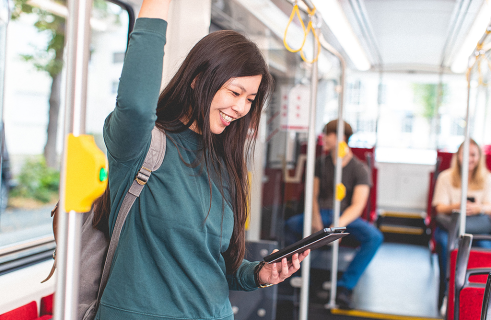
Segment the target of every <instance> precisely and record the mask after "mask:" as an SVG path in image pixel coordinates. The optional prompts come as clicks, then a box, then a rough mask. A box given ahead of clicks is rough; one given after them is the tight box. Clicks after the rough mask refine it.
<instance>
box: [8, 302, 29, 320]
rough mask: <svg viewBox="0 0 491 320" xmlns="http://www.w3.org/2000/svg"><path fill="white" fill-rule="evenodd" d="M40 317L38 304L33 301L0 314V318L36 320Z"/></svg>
mask: <svg viewBox="0 0 491 320" xmlns="http://www.w3.org/2000/svg"><path fill="white" fill-rule="evenodd" d="M37 317H38V305H37V303H36V301H31V302H29V303H28V304H25V305H23V306H21V307H18V308H16V309H14V310H11V311H9V312H6V313H3V314H0V320H34V319H36V318H37Z"/></svg>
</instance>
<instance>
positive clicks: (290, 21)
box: [283, 4, 307, 52]
mask: <svg viewBox="0 0 491 320" xmlns="http://www.w3.org/2000/svg"><path fill="white" fill-rule="evenodd" d="M295 14H296V15H297V16H298V20H300V24H301V25H302V30H303V32H304V34H306V33H305V25H304V23H303V20H302V17H301V16H300V10H299V9H298V5H297V4H295V5H294V6H293V10H292V14H291V15H290V20H288V24H287V25H286V29H285V35H284V36H283V44H284V45H285V48H286V50H288V51H290V52H299V51H300V50H302V48H303V46H304V45H305V40H306V39H307V36H306V35H305V36H304V37H303V42H302V46H301V47H300V48H298V49H296V50H295V49H292V48H290V46H289V45H288V43H287V42H286V34H287V33H288V28H289V27H290V23H292V21H293V19H294V18H295Z"/></svg>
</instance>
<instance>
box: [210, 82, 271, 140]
mask: <svg viewBox="0 0 491 320" xmlns="http://www.w3.org/2000/svg"><path fill="white" fill-rule="evenodd" d="M261 80H262V76H261V75H257V76H250V77H238V78H232V79H230V80H229V81H227V82H226V83H225V84H224V85H223V86H222V87H221V88H220V90H218V91H217V93H216V94H215V96H214V97H213V100H212V101H211V107H210V130H211V132H212V133H214V134H220V133H222V132H223V130H225V128H226V127H228V126H229V125H230V123H232V122H233V121H236V120H238V119H240V118H242V117H243V116H245V115H246V114H247V113H248V112H249V110H251V105H252V102H253V101H254V99H255V98H256V94H257V91H258V89H259V85H260V84H261Z"/></svg>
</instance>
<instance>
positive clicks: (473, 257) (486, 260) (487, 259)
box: [447, 249, 491, 320]
mask: <svg viewBox="0 0 491 320" xmlns="http://www.w3.org/2000/svg"><path fill="white" fill-rule="evenodd" d="M456 260H457V250H454V251H452V252H451V254H450V278H449V279H450V280H449V282H448V305H447V320H453V318H454V292H455V283H454V280H455V264H456ZM487 267H491V252H490V251H487V250H483V249H472V250H471V251H470V252H469V262H468V263H467V269H474V268H487ZM486 280H487V275H476V276H471V277H470V278H469V281H470V282H474V283H486ZM483 290H484V289H483ZM462 291H463V290H462ZM460 299H462V294H461V296H460ZM479 303H480V305H482V295H481V300H480V302H479ZM460 305H462V300H461V301H460ZM460 310H461V311H462V309H460ZM480 310H481V307H479V317H480V312H481V311H480ZM479 317H478V318H477V319H479ZM461 319H462V318H461ZM469 319H470V318H469Z"/></svg>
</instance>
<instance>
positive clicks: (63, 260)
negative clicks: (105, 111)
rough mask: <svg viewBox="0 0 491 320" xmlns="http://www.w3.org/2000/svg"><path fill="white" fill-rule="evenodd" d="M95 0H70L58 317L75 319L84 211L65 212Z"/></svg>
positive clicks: (82, 111) (82, 127)
mask: <svg viewBox="0 0 491 320" xmlns="http://www.w3.org/2000/svg"><path fill="white" fill-rule="evenodd" d="M91 10H92V0H69V1H68V17H67V32H66V35H67V36H66V40H67V68H66V69H67V87H66V103H65V132H64V133H65V135H64V139H65V144H64V146H65V150H64V161H63V164H62V170H61V179H60V206H59V208H58V214H57V216H58V235H57V239H58V245H57V264H58V265H57V268H58V277H57V283H56V295H55V309H54V319H55V320H67V319H75V318H76V317H77V311H78V310H77V306H78V282H79V264H80V263H79V261H80V238H81V227H82V215H81V214H79V213H77V212H75V211H70V212H69V213H66V212H65V201H64V199H65V186H66V181H65V179H66V138H67V136H68V134H69V133H73V134H74V135H75V136H79V135H80V134H83V133H85V107H86V99H87V71H88V61H89V43H90V13H91Z"/></svg>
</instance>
